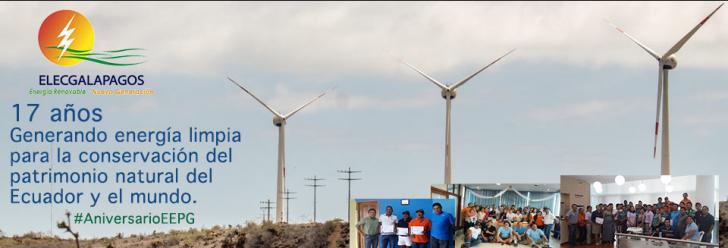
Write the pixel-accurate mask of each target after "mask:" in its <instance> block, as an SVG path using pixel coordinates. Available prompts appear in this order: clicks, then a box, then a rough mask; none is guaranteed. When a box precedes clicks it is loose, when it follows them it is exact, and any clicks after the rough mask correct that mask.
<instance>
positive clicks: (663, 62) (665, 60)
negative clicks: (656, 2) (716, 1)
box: [608, 3, 723, 175]
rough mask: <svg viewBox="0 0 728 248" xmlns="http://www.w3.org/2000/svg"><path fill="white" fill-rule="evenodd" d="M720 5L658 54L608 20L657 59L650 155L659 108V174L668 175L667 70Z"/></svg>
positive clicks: (668, 120) (668, 121) (655, 144)
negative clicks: (660, 130) (660, 132)
mask: <svg viewBox="0 0 728 248" xmlns="http://www.w3.org/2000/svg"><path fill="white" fill-rule="evenodd" d="M720 7H723V3H721V4H720V5H718V7H717V8H715V10H713V12H710V14H709V15H708V16H706V17H705V18H704V19H703V20H702V21H700V23H698V25H697V26H695V27H694V28H693V29H692V30H690V32H688V33H687V34H686V35H685V36H683V37H682V39H680V40H679V41H678V42H677V43H676V44H675V45H674V46H672V48H670V50H668V51H667V52H666V53H665V54H663V55H662V56H660V55H659V54H657V53H656V52H655V51H653V50H652V49H650V48H649V47H647V46H645V45H643V44H642V43H640V42H639V41H637V39H635V38H634V37H632V36H631V35H629V34H627V33H626V32H624V30H622V29H621V28H619V27H617V26H616V25H614V24H612V23H611V22H608V23H609V24H610V25H612V26H613V27H614V28H615V29H617V31H619V32H621V33H622V34H624V35H625V36H627V38H629V39H630V40H632V41H633V42H634V43H636V44H637V45H638V46H640V47H641V48H642V49H643V50H645V51H646V52H647V53H649V54H650V55H652V57H654V58H655V59H656V60H657V64H658V76H657V112H656V114H655V115H656V116H655V143H654V146H653V147H652V157H653V158H654V157H656V156H657V136H658V130H659V129H660V110H662V143H661V145H662V147H661V149H660V151H661V161H660V166H661V173H662V174H661V175H670V118H669V117H670V113H669V108H668V106H669V105H668V103H669V101H668V90H667V89H668V88H667V86H668V84H667V82H668V80H667V79H668V77H667V76H668V72H669V70H672V69H675V67H677V59H676V56H675V54H676V53H677V52H678V51H679V50H680V48H682V47H683V45H685V43H686V42H687V41H688V40H689V39H690V37H693V35H694V34H695V32H697V31H698V29H700V27H702V26H703V25H704V24H705V22H707V21H708V19H710V17H711V16H713V14H715V12H716V11H718V9H720Z"/></svg>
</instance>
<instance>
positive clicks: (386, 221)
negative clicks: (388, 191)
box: [379, 206, 398, 248]
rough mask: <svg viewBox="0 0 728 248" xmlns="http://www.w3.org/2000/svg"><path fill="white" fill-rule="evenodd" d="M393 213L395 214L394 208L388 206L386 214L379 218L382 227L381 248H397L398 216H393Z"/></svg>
mask: <svg viewBox="0 0 728 248" xmlns="http://www.w3.org/2000/svg"><path fill="white" fill-rule="evenodd" d="M392 212H394V209H393V208H392V206H387V208H386V210H385V213H384V214H383V215H380V216H379V224H380V225H381V234H380V235H379V247H381V248H395V247H397V240H398V238H397V233H396V231H397V230H396V226H397V216H396V215H394V214H392Z"/></svg>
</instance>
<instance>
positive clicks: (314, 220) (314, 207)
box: [304, 175, 326, 223]
mask: <svg viewBox="0 0 728 248" xmlns="http://www.w3.org/2000/svg"><path fill="white" fill-rule="evenodd" d="M304 179H305V180H306V181H311V183H312V184H306V186H307V187H312V188H313V223H316V191H317V189H318V188H319V187H324V186H326V185H323V184H318V182H319V181H323V180H325V179H323V178H318V177H316V175H314V176H313V178H304Z"/></svg>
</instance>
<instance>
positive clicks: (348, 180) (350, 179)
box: [336, 166, 362, 221]
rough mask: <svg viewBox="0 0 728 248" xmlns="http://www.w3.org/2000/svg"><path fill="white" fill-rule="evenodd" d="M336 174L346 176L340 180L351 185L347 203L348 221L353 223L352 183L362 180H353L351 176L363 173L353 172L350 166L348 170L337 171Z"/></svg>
mask: <svg viewBox="0 0 728 248" xmlns="http://www.w3.org/2000/svg"><path fill="white" fill-rule="evenodd" d="M336 172H338V173H345V174H346V177H345V178H339V180H342V181H346V183H347V184H348V185H349V194H348V198H347V201H346V221H351V181H357V180H362V179H361V178H352V177H351V174H355V173H361V171H353V170H351V166H349V169H347V170H337V171H336Z"/></svg>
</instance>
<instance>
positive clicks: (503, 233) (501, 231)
mask: <svg viewBox="0 0 728 248" xmlns="http://www.w3.org/2000/svg"><path fill="white" fill-rule="evenodd" d="M514 233H516V232H514V231H513V228H511V222H509V221H505V222H504V223H503V226H501V227H499V228H498V233H497V235H496V238H495V241H496V242H497V243H500V244H501V245H504V244H505V245H509V244H513V245H514V246H517V245H518V244H517V243H516V239H514V238H513V236H515V235H514Z"/></svg>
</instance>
